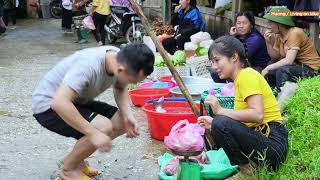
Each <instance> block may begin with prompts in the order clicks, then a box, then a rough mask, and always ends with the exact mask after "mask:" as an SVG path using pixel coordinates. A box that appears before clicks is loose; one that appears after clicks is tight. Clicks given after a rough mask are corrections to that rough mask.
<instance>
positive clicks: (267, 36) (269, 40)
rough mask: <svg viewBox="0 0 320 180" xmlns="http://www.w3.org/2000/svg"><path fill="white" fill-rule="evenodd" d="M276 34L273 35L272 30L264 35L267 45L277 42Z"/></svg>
mask: <svg viewBox="0 0 320 180" xmlns="http://www.w3.org/2000/svg"><path fill="white" fill-rule="evenodd" d="M274 36H275V34H274V33H272V32H271V31H270V30H267V31H266V32H265V33H264V38H265V40H266V42H267V43H269V44H272V45H273V44H274V42H275V37H274Z"/></svg>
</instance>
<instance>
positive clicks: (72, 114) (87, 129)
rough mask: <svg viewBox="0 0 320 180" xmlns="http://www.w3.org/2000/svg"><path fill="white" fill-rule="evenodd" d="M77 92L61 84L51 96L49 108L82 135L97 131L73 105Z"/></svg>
mask: <svg viewBox="0 0 320 180" xmlns="http://www.w3.org/2000/svg"><path fill="white" fill-rule="evenodd" d="M77 97H78V94H77V93H76V92H75V91H74V90H73V89H71V88H70V87H68V86H66V85H61V86H60V87H59V88H58V91H57V93H56V94H55V96H54V97H53V101H52V105H51V108H52V109H53V110H54V111H55V112H56V113H57V114H58V115H59V116H60V117H61V118H62V119H63V120H64V121H65V122H66V123H67V124H69V125H70V126H71V127H73V128H74V129H76V130H78V131H79V132H81V133H82V134H84V135H90V134H92V133H94V132H95V131H97V130H96V129H95V128H94V127H93V126H92V125H91V124H90V123H89V122H88V121H87V120H86V119H84V118H83V117H82V116H81V114H80V113H79V111H78V110H77V109H76V107H75V106H74V104H73V102H74V101H75V100H76V99H77Z"/></svg>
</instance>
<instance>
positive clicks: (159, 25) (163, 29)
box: [151, 18, 174, 36]
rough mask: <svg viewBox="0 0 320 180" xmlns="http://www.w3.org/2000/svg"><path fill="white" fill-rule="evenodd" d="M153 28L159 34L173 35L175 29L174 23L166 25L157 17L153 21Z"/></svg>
mask: <svg viewBox="0 0 320 180" xmlns="http://www.w3.org/2000/svg"><path fill="white" fill-rule="evenodd" d="M151 27H152V30H153V31H154V32H155V33H156V35H157V36H161V35H164V34H167V35H173V34H174V29H173V26H172V25H164V24H163V22H162V21H161V19H160V18H155V19H154V20H153V21H152V23H151Z"/></svg>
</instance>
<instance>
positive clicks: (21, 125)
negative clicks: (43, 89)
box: [0, 19, 166, 180]
mask: <svg viewBox="0 0 320 180" xmlns="http://www.w3.org/2000/svg"><path fill="white" fill-rule="evenodd" d="M60 23H61V22H60V20H54V19H50V20H37V19H33V20H31V19H28V20H21V21H18V23H17V25H18V26H17V28H16V29H14V30H8V32H6V33H5V34H4V35H1V36H0V78H1V81H0V174H1V177H0V179H6V180H11V179H17V180H21V179H30V180H38V179H39V180H45V179H56V178H57V176H58V174H59V168H58V164H59V161H60V160H62V158H63V157H64V156H65V154H66V153H67V152H69V151H71V149H72V147H73V145H74V143H75V140H73V139H70V138H65V137H62V136H59V135H56V134H54V133H52V132H50V131H48V130H46V129H45V128H42V127H41V126H40V125H39V124H38V123H37V121H36V120H35V119H34V118H33V116H32V112H31V96H32V92H33V90H34V88H35V86H36V85H37V83H38V81H39V80H40V79H41V78H42V77H43V76H44V75H45V73H46V72H47V71H48V70H49V69H51V68H52V67H53V66H54V65H55V64H56V63H57V62H58V61H60V60H61V59H62V58H63V57H64V56H67V55H69V54H71V53H73V52H75V51H76V50H79V49H83V48H86V47H93V46H95V45H96V43H95V41H94V39H93V38H92V37H91V39H90V42H89V43H87V44H83V45H79V44H76V43H74V40H75V37H73V36H72V35H68V36H66V35H64V34H63V33H62V30H61V28H60ZM99 99H100V100H102V101H105V102H108V103H111V104H114V103H115V102H114V100H113V95H112V92H111V91H110V90H108V91H106V92H105V93H104V94H103V95H101V96H100V97H99ZM133 109H134V112H135V116H136V117H137V118H138V120H139V122H140V125H141V128H140V130H141V135H140V136H139V137H138V138H135V139H128V138H126V137H125V136H121V137H119V138H117V139H116V140H115V141H114V142H113V149H112V151H111V152H110V153H105V154H102V153H95V154H94V155H93V156H91V157H90V158H89V162H90V164H91V165H93V166H94V167H96V168H98V169H99V170H101V171H102V175H101V176H100V177H98V178H96V179H99V180H100V179H101V180H104V179H130V180H131V179H137V180H138V179H139V180H141V179H157V170H158V166H157V158H158V157H159V156H160V155H161V154H162V153H163V152H165V151H166V150H165V147H164V146H163V144H162V142H159V141H155V140H152V139H151V138H150V135H149V132H148V127H147V119H146V116H145V114H144V113H143V112H142V111H141V110H139V109H138V108H133Z"/></svg>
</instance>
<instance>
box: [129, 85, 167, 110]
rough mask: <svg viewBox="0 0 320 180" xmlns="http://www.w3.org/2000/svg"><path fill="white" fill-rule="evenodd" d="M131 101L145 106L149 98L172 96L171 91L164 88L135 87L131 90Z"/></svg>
mask: <svg viewBox="0 0 320 180" xmlns="http://www.w3.org/2000/svg"><path fill="white" fill-rule="evenodd" d="M129 96H130V98H131V101H132V103H133V104H134V105H136V106H143V105H144V104H145V103H146V102H147V101H148V100H149V99H156V98H161V97H170V91H169V90H168V89H164V88H146V89H134V90H131V91H129Z"/></svg>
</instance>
